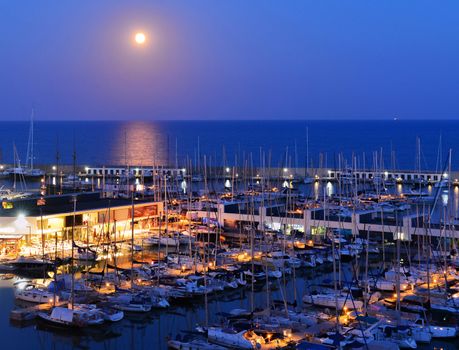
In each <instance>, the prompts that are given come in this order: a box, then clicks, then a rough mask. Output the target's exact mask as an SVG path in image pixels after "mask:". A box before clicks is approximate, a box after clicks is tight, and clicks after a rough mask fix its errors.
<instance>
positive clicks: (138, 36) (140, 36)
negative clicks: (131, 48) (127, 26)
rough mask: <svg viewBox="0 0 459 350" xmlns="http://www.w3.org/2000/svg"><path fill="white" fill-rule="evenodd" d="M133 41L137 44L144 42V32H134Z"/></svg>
mask: <svg viewBox="0 0 459 350" xmlns="http://www.w3.org/2000/svg"><path fill="white" fill-rule="evenodd" d="M135 42H136V43H137V44H139V45H141V44H143V43H144V42H145V34H143V33H136V35H135Z"/></svg>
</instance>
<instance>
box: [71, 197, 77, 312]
mask: <svg viewBox="0 0 459 350" xmlns="http://www.w3.org/2000/svg"><path fill="white" fill-rule="evenodd" d="M72 201H73V220H72V263H71V272H72V284H71V292H70V293H71V294H70V302H71V304H72V310H73V308H74V304H75V271H74V256H73V248H74V246H75V216H76V215H75V214H76V204H77V197H76V195H74V196H73V197H72Z"/></svg>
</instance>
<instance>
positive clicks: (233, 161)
mask: <svg viewBox="0 0 459 350" xmlns="http://www.w3.org/2000/svg"><path fill="white" fill-rule="evenodd" d="M458 133H459V121H433V120H432V121H430V120H429V121H400V120H398V121H342V120H340V121H289V120H286V121H85V122H81V121H78V122H77V121H35V123H34V127H33V149H34V152H33V153H34V162H35V164H46V165H50V164H55V163H56V162H57V160H56V155H57V154H58V156H59V162H60V163H61V164H71V163H72V161H73V154H74V153H75V154H76V161H77V163H78V165H80V166H101V165H117V164H120V165H123V164H130V165H138V166H142V165H151V164H157V165H172V166H174V165H177V166H180V167H182V166H184V165H186V164H190V162H191V163H195V164H196V163H198V162H203V161H204V158H205V159H206V162H207V164H208V165H209V166H212V165H214V166H220V165H239V166H241V165H242V162H243V161H245V160H250V161H251V162H252V163H253V164H254V165H258V164H259V160H260V154H263V153H264V154H265V155H269V159H270V165H271V166H273V167H285V166H290V167H305V166H306V159H309V163H308V165H309V166H312V167H317V166H319V165H321V166H323V167H335V166H338V163H339V159H341V160H343V159H344V160H347V161H348V162H351V161H352V159H353V158H355V159H356V161H357V162H358V163H359V164H358V165H360V166H362V167H363V166H365V167H373V166H374V165H375V164H374V162H375V160H374V159H375V154H376V153H377V154H378V158H379V156H380V155H381V154H382V156H383V163H384V166H386V167H388V168H389V167H396V168H397V169H417V168H419V167H421V168H422V169H426V170H427V169H429V170H435V169H442V168H443V167H444V166H445V164H446V161H447V155H448V152H449V149H452V168H453V169H458V168H459V166H458V165H459V163H458V160H459V158H458V156H457V154H456V153H455V151H456V150H459V138H458V137H457V135H458ZM29 134H30V123H29V122H24V121H14V122H13V121H11V122H0V147H1V159H0V164H11V163H13V160H14V158H15V157H16V159H20V160H21V163H22V164H23V163H24V162H25V160H26V154H27V148H28V144H29V145H30V143H29V142H28V140H29ZM419 146H420V147H419ZM15 154H16V156H15ZM266 158H268V157H266ZM378 163H379V164H378V166H380V161H379V160H378ZM265 165H268V164H265ZM323 273H324V276H326V273H327V272H325V271H323ZM328 273H329V272H328ZM318 275H322V274H321V273H319V271H317V269H313V270H310V271H303V272H302V273H299V275H298V276H297V278H296V280H295V281H293V280H292V279H291V278H290V279H288V280H287V281H285V283H286V285H285V287H284V286H283V283H284V281H282V280H280V281H278V282H276V283H274V284H273V285H271V286H270V290H269V293H270V298H271V299H279V300H281V299H283V298H284V297H285V298H286V299H287V300H288V301H289V302H292V301H293V300H294V299H295V297H297V298H301V296H302V295H303V294H304V292H305V291H306V290H307V288H308V285H310V284H311V283H313V282H314V279H315V278H317V276H318ZM14 282H15V280H0V302H1V307H0V339H1V347H2V348H3V349H16V350H22V349H24V350H31V349H43V350H45V349H46V350H48V349H55V350H61V349H62V350H63V349H101V350H109V349H113V350H118V349H119V350H126V349H139V350H140V349H142V350H143V349H166V344H167V339H168V338H176V337H181V338H186V337H191V338H193V337H196V336H197V335H196V333H194V330H195V328H196V325H198V324H201V325H202V324H204V322H205V319H206V317H205V315H206V308H205V307H204V303H203V301H202V300H200V301H192V302H190V303H187V304H183V305H174V306H173V307H171V308H170V309H168V310H165V311H153V312H151V313H149V314H148V315H145V316H141V317H129V318H126V319H124V320H123V321H121V322H120V323H116V324H113V325H111V326H106V327H105V326H104V327H103V328H100V329H95V330H88V331H84V332H81V333H75V332H69V331H56V330H50V329H49V328H46V327H43V326H42V325H41V324H40V323H37V322H35V321H32V322H30V323H26V324H16V323H13V322H11V321H10V320H9V313H10V311H11V310H12V309H13V308H14V307H15V304H14V303H15V302H14V288H13V283H14ZM251 299H252V298H251V291H250V290H249V289H238V290H236V291H234V292H231V293H222V294H219V295H216V296H212V297H211V298H210V300H209V303H208V308H207V314H208V321H209V322H210V323H217V324H218V323H220V322H221V320H222V317H221V316H220V315H221V314H222V313H225V312H229V311H230V310H231V309H234V308H245V309H249V308H250V300H251ZM253 299H254V300H255V306H257V307H263V306H265V305H266V300H267V298H266V289H264V288H261V290H257V291H255V295H254V297H253ZM419 348H420V349H448V350H452V349H458V348H459V343H458V340H455V341H435V342H433V343H432V344H429V345H423V346H420V347H419Z"/></svg>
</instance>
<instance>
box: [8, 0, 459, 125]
mask: <svg viewBox="0 0 459 350" xmlns="http://www.w3.org/2000/svg"><path fill="white" fill-rule="evenodd" d="M458 14H459V2H457V1H441V2H438V1H419V0H417V1H368V0H362V1H356V0H353V1H343V0H337V1H326V0H324V1H322V0H321V1H318V0H314V1H307V0H299V1H293V0H288V1H269V0H250V1H247V0H221V1H216V0H200V1H195V0H186V1H185V0H183V1H166V0H162V1H159V0H158V1H152V0H144V1H113V0H97V1H78V0H74V1H62V0H56V1H37V0H28V1H7V0H0V119H3V120H5V119H27V118H28V116H29V114H30V110H31V108H32V106H35V109H36V117H37V118H39V119H128V118H129V119H258V118H259V119H279V118H287V119H317V118H319V119H321V118H374V119H376V118H379V119H390V118H393V117H394V116H398V117H399V118H400V119H409V118H413V119H415V118H429V119H430V118H457V117H458V116H459V20H458ZM136 31H143V32H145V33H146V35H147V44H146V45H144V46H143V47H137V46H135V45H134V44H133V35H134V33H135V32H136Z"/></svg>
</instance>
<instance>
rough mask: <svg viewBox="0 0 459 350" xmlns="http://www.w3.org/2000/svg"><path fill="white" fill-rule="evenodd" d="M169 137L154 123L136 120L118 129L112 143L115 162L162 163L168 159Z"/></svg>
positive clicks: (137, 164) (139, 164)
mask: <svg viewBox="0 0 459 350" xmlns="http://www.w3.org/2000/svg"><path fill="white" fill-rule="evenodd" d="M168 143H169V142H168V138H167V135H165V134H164V133H163V132H162V131H161V130H160V129H159V128H158V127H157V126H156V124H154V123H148V122H142V121H136V122H129V123H125V124H124V125H123V127H120V128H117V129H116V134H115V135H113V143H112V144H111V145H110V150H109V154H110V160H111V162H112V163H113V164H127V165H130V166H146V165H149V166H151V165H152V164H153V165H162V164H166V163H167V159H168V147H169V146H168Z"/></svg>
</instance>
